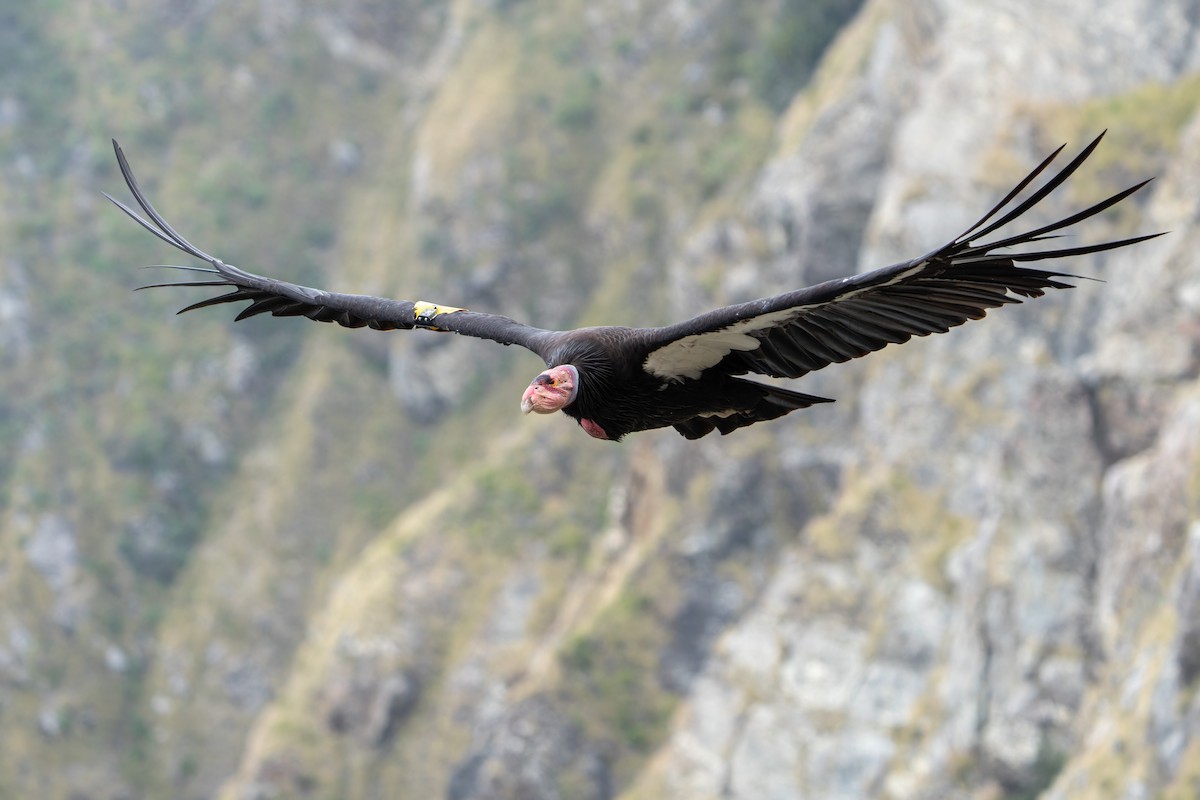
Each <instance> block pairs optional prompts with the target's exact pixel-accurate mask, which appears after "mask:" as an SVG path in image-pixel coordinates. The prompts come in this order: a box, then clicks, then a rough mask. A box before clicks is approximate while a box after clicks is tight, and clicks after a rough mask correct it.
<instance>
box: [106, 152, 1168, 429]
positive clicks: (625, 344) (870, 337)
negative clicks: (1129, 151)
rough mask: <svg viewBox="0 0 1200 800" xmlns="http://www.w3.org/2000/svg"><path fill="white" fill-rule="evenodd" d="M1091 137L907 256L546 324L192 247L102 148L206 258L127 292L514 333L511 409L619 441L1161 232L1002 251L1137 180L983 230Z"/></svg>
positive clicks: (739, 401)
mask: <svg viewBox="0 0 1200 800" xmlns="http://www.w3.org/2000/svg"><path fill="white" fill-rule="evenodd" d="M1103 136H1104V134H1101V135H1100V136H1098V137H1096V139H1095V140H1093V141H1092V142H1091V143H1090V144H1089V145H1088V146H1087V147H1085V148H1084V149H1083V150H1082V151H1081V152H1080V153H1079V155H1077V156H1076V157H1075V158H1074V159H1073V160H1072V161H1071V162H1070V163H1068V164H1067V165H1066V166H1064V167H1063V168H1062V169H1061V170H1060V171H1059V172H1057V173H1055V174H1054V175H1053V176H1052V177H1050V178H1049V179H1048V180H1047V181H1046V182H1045V183H1044V184H1042V185H1041V186H1040V187H1039V188H1038V189H1036V190H1035V191H1032V192H1031V193H1030V194H1029V195H1028V196H1027V197H1025V198H1024V199H1022V200H1020V201H1018V199H1017V198H1018V196H1020V195H1021V193H1022V192H1023V191H1024V190H1025V189H1027V188H1028V187H1029V185H1030V184H1031V183H1032V182H1033V181H1034V180H1035V179H1036V178H1037V177H1038V176H1039V175H1041V174H1042V172H1043V171H1044V170H1045V169H1046V168H1047V167H1048V166H1049V165H1050V163H1051V162H1052V161H1053V160H1054V159H1055V158H1056V157H1057V156H1058V155H1059V153H1061V152H1062V150H1063V148H1062V147H1059V148H1058V149H1057V150H1055V151H1054V152H1053V153H1051V154H1050V155H1049V156H1048V157H1047V158H1046V159H1045V160H1044V161H1042V163H1041V164H1039V165H1038V166H1037V167H1036V168H1035V169H1034V170H1033V171H1032V172H1030V173H1029V175H1027V176H1026V177H1025V178H1024V179H1023V180H1021V182H1020V183H1018V184H1017V185H1016V187H1014V188H1013V190H1012V191H1011V192H1009V193H1008V194H1007V195H1006V196H1005V197H1004V199H1002V200H1001V201H1000V202H999V203H997V204H996V205H995V207H993V208H992V209H991V210H990V211H989V212H988V213H987V214H985V215H984V216H983V217H982V218H981V219H980V220H979V221H978V222H976V223H975V224H974V225H972V226H971V227H970V228H968V229H967V230H966V231H964V232H963V233H962V234H961V235H960V236H958V237H956V238H955V239H953V240H952V241H950V242H948V243H947V244H944V245H942V246H941V247H939V248H937V249H936V250H932V251H930V252H929V253H927V254H925V255H923V256H920V257H919V258H914V259H912V260H910V261H904V262H901V263H899V264H893V265H892V266H890V267H884V268H882V269H877V270H874V271H872V272H865V273H863V274H861V275H855V276H853V277H848V278H841V279H835V280H831V281H826V282H824V283H820V284H817V285H815V286H810V287H808V288H806V289H798V290H796V291H792V292H787V293H784V294H779V295H775V296H774V297H767V298H763V299H761V300H753V301H750V302H747V303H738V304H736V305H731V306H725V307H724V308H718V309H715V310H713V311H709V312H708V313H706V314H701V315H700V316H698V317H693V318H692V319H689V320H685V321H683V322H679V323H676V324H674V325H668V326H666V327H662V328H624V327H609V326H605V327H594V328H580V329H577V330H572V331H550V330H543V329H541V328H534V327H531V326H529V325H525V324H523V323H520V322H517V321H516V320H513V319H509V318H508V317H504V316H500V315H497V314H487V313H480V312H477V311H468V310H466V309H460V308H454V307H449V306H441V305H437V304H434V303H427V302H423V301H415V302H414V301H410V300H389V299H386V298H382V297H372V296H369V295H356V294H339V293H336V292H326V291H322V290H320V289H310V288H308V287H306V286H298V285H296V284H293V283H287V282H286V281H279V280H274V279H272V278H265V277H263V276H261V275H256V274H254V273H252V272H246V271H245V270H241V269H238V268H237V267H234V266H232V265H230V264H226V263H225V262H223V261H221V260H220V259H218V258H216V257H214V256H211V255H209V254H208V253H206V252H204V251H203V250H201V249H200V248H198V247H196V246H195V245H193V244H192V243H191V242H189V241H188V240H187V239H184V238H183V236H181V235H180V234H179V233H178V232H176V231H175V229H174V228H172V227H171V225H170V224H168V223H167V221H166V220H165V219H163V217H162V216H161V215H160V214H159V213H158V212H157V211H156V210H155V209H154V206H152V205H151V204H150V201H149V200H147V199H146V196H145V195H144V194H143V193H142V191H141V189H140V188H139V187H138V184H137V181H136V180H135V178H134V176H133V171H132V170H131V169H130V167H129V162H128V161H127V160H126V159H125V154H124V153H123V152H122V151H121V147H120V146H119V145H118V144H117V143H116V141H114V142H113V149H114V151H115V152H116V156H117V163H118V164H119V165H120V167H121V174H122V175H123V176H124V178H125V183H126V184H127V185H128V186H129V191H130V192H131V193H132V194H133V197H134V200H135V201H136V202H137V205H138V206H139V207H140V208H141V210H142V212H144V214H145V217H143V216H142V215H141V214H139V213H137V212H136V211H135V210H133V209H132V208H131V207H130V206H128V205H126V204H125V203H123V202H121V201H120V200H117V199H115V198H114V197H112V196H111V195H108V194H106V195H105V196H106V197H108V199H109V200H112V202H114V203H116V204H117V206H118V207H120V209H121V210H122V211H124V212H125V213H126V214H128V215H129V216H130V217H132V218H133V219H134V220H135V221H137V222H138V223H139V224H140V225H141V226H142V227H144V228H145V229H146V230H148V231H150V232H151V233H153V234H154V235H155V236H157V237H158V238H160V239H162V240H163V241H165V242H166V243H167V244H170V245H171V246H173V247H176V248H178V249H179V250H182V251H183V252H185V253H187V254H189V255H191V256H194V257H195V258H197V259H199V260H200V261H203V262H206V263H207V264H208V266H207V267H196V266H193V267H185V266H170V267H169V268H172V269H181V270H188V271H192V272H198V273H207V275H208V276H209V277H206V278H204V279H202V280H194V281H183V282H175V283H159V284H151V285H150V286H143V287H140V288H143V289H148V288H158V287H163V286H214V287H228V288H230V289H232V291H229V292H227V293H225V294H221V295H218V296H216V297H210V298H207V299H204V300H201V301H199V302H197V303H193V304H192V305H190V306H188V307H186V308H184V309H182V310H181V311H180V312H179V313H183V312H184V311H191V310H192V309H196V308H203V307H205V306H211V305H217V304H219V303H233V302H237V301H240V300H246V301H249V303H250V305H248V306H246V307H245V308H244V309H242V311H241V312H240V313H239V314H238V315H237V319H239V320H241V319H245V318H247V317H252V316H254V315H256V314H265V313H270V314H272V315H273V316H277V317H290V316H304V317H308V318H309V319H314V320H318V321H320V322H336V323H338V324H339V325H343V326H345V327H348V328H360V327H364V326H366V327H370V328H374V329H376V330H381V331H389V330H408V329H412V328H425V329H429V330H436V331H447V332H451V333H458V334H462V335H464V336H474V337H476V338H479V339H491V340H493V341H496V342H500V343H501V344H505V345H509V344H518V345H521V346H522V347H524V348H526V349H528V350H531V351H533V352H534V353H536V354H537V355H539V356H541V358H542V360H543V361H545V363H546V367H547V369H546V370H545V371H544V372H542V373H541V374H540V375H538V376H537V377H536V378H534V379H533V382H532V383H530V384H529V387H528V388H527V389H526V390H525V393H524V395H523V396H522V398H521V410H522V411H523V412H525V413H529V412H531V411H534V412H537V413H539V414H550V413H553V412H555V411H562V412H563V413H564V414H566V415H567V416H569V417H572V418H573V419H575V420H576V421H577V422H578V423H579V424H580V426H581V427H582V428H583V429H584V430H585V431H586V432H587V433H588V434H589V435H591V436H593V437H595V438H597V439H607V440H610V441H618V440H620V439H621V438H622V437H624V436H625V435H627V434H630V433H633V432H635V431H644V430H650V429H652V428H663V427H666V426H668V425H670V426H672V427H674V428H675V430H677V431H679V432H680V433H681V434H683V435H684V436H685V437H687V438H688V439H698V438H700V437H701V436H704V435H705V434H708V433H711V432H712V431H714V430H717V431H720V432H721V433H723V434H725V433H729V432H731V431H734V430H737V429H738V428H741V427H745V426H747V425H753V424H754V423H755V422H762V421H764V420H770V419H776V418H778V417H781V416H783V415H784V414H787V413H789V412H791V411H794V410H796V409H798V408H806V407H808V406H810V405H813V404H814V403H829V402H832V400H830V399H828V398H824V397H815V396H813V395H808V394H802V393H800V392H796V391H792V390H790V389H785V388H781V387H778V386H772V385H766V384H762V383H758V382H755V381H750V380H746V379H745V378H741V377H738V376H741V375H745V374H746V373H750V372H753V373H758V374H760V375H770V376H772V377H776V378H798V377H800V376H801V375H804V374H805V373H807V372H811V371H812V370H817V369H821V368H822V367H825V366H828V365H829V364H832V363H835V362H837V363H840V362H843V361H848V360H850V359H852V358H858V357H859V356H864V355H866V354H868V353H871V352H874V351H876V350H879V349H881V348H883V347H884V346H886V345H888V344H900V343H903V342H906V341H908V340H909V339H910V338H912V337H913V336H926V335H928V334H930V333H945V332H946V331H948V330H949V329H950V328H952V327H954V326H956V325H961V324H962V323H964V322H966V321H967V320H969V319H980V318H981V317H983V316H984V315H985V314H986V313H987V309H989V308H996V307H998V306H1001V305H1004V304H1006V303H1019V302H1021V298H1030V297H1040V296H1042V295H1043V294H1045V290H1046V289H1067V288H1071V286H1072V284H1069V283H1064V282H1062V281H1061V280H1059V279H1060V278H1070V277H1073V276H1071V275H1069V274H1067V273H1062V272H1054V271H1050V270H1043V269H1037V268H1034V267H1029V266H1024V265H1025V264H1029V263H1034V262H1039V261H1045V260H1048V259H1054V258H1069V257H1073V256H1079V255H1086V254H1089V253H1098V252H1101V251H1103V250H1112V249H1114V248H1118V247H1125V246H1128V245H1132V244H1135V243H1137V242H1142V241H1145V240H1147V239H1151V238H1154V237H1155V236H1158V235H1160V234H1149V235H1144V236H1134V237H1130V238H1126V239H1118V240H1114V241H1108V242H1101V243H1099V244H1090V245H1082V246H1075V247H1065V246H1061V245H1060V244H1057V243H1055V244H1048V245H1044V246H1042V245H1039V246H1038V249H1035V250H1032V251H1025V252H1019V251H1018V252H1012V251H1009V248H1011V247H1014V246H1018V245H1026V244H1031V243H1038V242H1052V241H1053V240H1056V239H1058V238H1059V236H1060V234H1057V233H1056V232H1057V231H1060V230H1062V229H1064V228H1066V227H1068V226H1070V225H1074V224H1075V223H1078V222H1082V221H1083V220H1086V219H1088V218H1090V217H1092V216H1094V215H1096V214H1099V213H1100V212H1102V211H1104V210H1105V209H1107V208H1110V207H1111V206H1114V205H1116V204H1117V203H1119V202H1121V201H1122V200H1124V199H1125V198H1126V197H1128V196H1129V195H1131V194H1133V193H1134V192H1136V191H1137V190H1139V189H1141V188H1142V187H1143V186H1145V185H1146V183H1148V181H1143V182H1142V183H1139V184H1137V185H1136V186H1131V187H1130V188H1128V189H1125V190H1124V191H1121V192H1118V193H1116V194H1114V195H1112V196H1111V197H1108V198H1106V199H1104V200H1102V201H1100V202H1099V203H1096V204H1095V205H1092V206H1089V207H1088V208H1085V209H1084V210H1082V211H1079V212H1077V213H1075V214H1072V215H1070V216H1068V217H1066V218H1064V219H1061V220H1059V221H1057V222H1054V223H1051V224H1048V225H1044V226H1042V227H1039V228H1036V229H1034V230H1030V231H1026V232H1024V233H1019V234H1016V235H1010V236H1002V237H999V238H996V239H993V240H992V241H982V240H984V239H986V238H987V237H989V236H992V235H993V234H996V232H997V231H999V230H1000V229H1001V228H1003V227H1004V226H1006V225H1008V224H1010V223H1012V222H1014V221H1015V220H1017V218H1019V217H1020V216H1021V215H1023V214H1024V213H1025V212H1027V211H1028V210H1029V209H1031V208H1032V207H1033V206H1035V205H1037V203H1039V202H1040V201H1041V200H1043V199H1044V198H1045V197H1046V196H1047V195H1048V194H1050V192H1052V191H1054V189H1056V188H1058V187H1059V186H1060V185H1061V184H1062V183H1063V182H1065V181H1066V180H1067V178H1069V177H1070V176H1071V175H1072V174H1073V173H1074V172H1075V171H1076V170H1077V169H1078V168H1079V165H1080V164H1082V163H1083V162H1084V161H1085V160H1086V159H1087V158H1088V156H1090V155H1091V154H1092V151H1093V150H1095V149H1096V146H1097V145H1098V144H1099V143H1100V140H1101V138H1103ZM1002 251H1003V252H1002ZM164 266H166V265H164Z"/></svg>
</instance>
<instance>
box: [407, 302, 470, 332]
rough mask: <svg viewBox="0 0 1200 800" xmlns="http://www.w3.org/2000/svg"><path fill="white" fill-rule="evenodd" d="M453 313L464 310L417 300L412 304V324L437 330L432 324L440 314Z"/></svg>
mask: <svg viewBox="0 0 1200 800" xmlns="http://www.w3.org/2000/svg"><path fill="white" fill-rule="evenodd" d="M455 311H466V309H465V308H455V307H454V306H439V305H438V304H437V303H429V302H426V301H425V300H418V301H417V302H415V303H413V322H414V323H415V324H417V325H419V326H420V327H422V328H432V329H433V330H437V327H436V326H435V325H434V324H433V320H434V319H435V318H436V317H440V316H441V315H442V314H453V313H454V312H455Z"/></svg>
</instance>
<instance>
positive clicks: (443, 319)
mask: <svg viewBox="0 0 1200 800" xmlns="http://www.w3.org/2000/svg"><path fill="white" fill-rule="evenodd" d="M113 150H114V152H116V154H117V163H118V164H119V165H120V167H121V174H122V175H123V176H124V178H125V183H126V185H127V186H128V187H129V191H130V192H131V193H132V194H133V197H134V200H136V201H137V204H138V206H140V207H141V209H142V211H143V212H144V213H145V215H146V217H147V218H148V219H146V218H143V217H142V216H141V215H140V214H138V213H137V212H136V211H134V210H133V209H132V208H130V207H129V206H128V205H126V204H125V203H123V202H121V201H120V200H117V199H116V198H115V197H113V196H112V195H110V194H108V193H105V195H104V196H105V197H107V198H108V199H109V200H111V201H112V202H113V203H115V204H116V205H117V207H118V208H120V209H121V210H122V211H124V212H125V213H126V214H128V215H129V216H130V217H131V218H132V219H133V220H134V221H135V222H137V223H138V224H139V225H141V226H142V227H143V228H145V229H146V230H148V231H150V233H152V234H154V235H155V236H157V237H158V238H159V239H162V240H163V241H164V242H166V243H167V244H169V245H171V246H172V247H175V248H177V249H179V250H182V251H183V252H185V253H187V254H188V255H190V256H194V257H195V258H198V259H200V260H201V261H205V262H207V263H208V266H207V267H196V266H192V267H187V266H179V265H173V264H160V265H158V266H160V267H163V268H166V269H177V270H185V271H188V272H194V273H201V274H204V275H205V276H206V277H203V278H201V279H198V280H192V281H177V282H172V283H155V284H150V285H149V286H141V287H138V288H140V289H156V288H161V287H165V286H213V287H228V288H231V289H232V291H230V292H227V293H225V294H221V295H217V296H216V297H209V298H206V299H204V300H201V301H200V302H198V303H192V304H191V305H190V306H187V307H186V308H183V309H181V310H180V311H179V313H180V314H182V313H183V312H184V311H191V310H193V309H197V308H204V307H205V306H213V305H219V304H221V303H236V302H238V301H240V300H247V301H249V302H250V305H248V306H246V307H245V308H244V309H242V311H241V312H240V313H239V314H238V315H237V319H238V320H243V319H246V318H247V317H253V316H255V315H257V314H267V313H269V314H272V315H273V316H276V317H298V316H303V317H308V318H309V319H313V320H317V321H319V322H336V323H337V324H339V325H342V326H345V327H347V328H361V327H369V328H374V329H376V330H381V331H388V330H397V329H411V328H426V329H430V330H438V331H450V332H453V333H460V334H463V335H464V336H474V337H476V338H480V339H492V340H494V341H497V342H500V343H501V344H519V345H521V346H523V347H526V348H528V349H530V350H532V351H533V352H535V353H538V355H542V356H543V357H545V356H544V354H543V353H542V350H543V349H544V348H545V346H546V342H547V341H548V337H549V335H550V334H549V333H548V332H547V331H544V330H541V329H539V328H533V327H530V326H529V325H524V324H522V323H520V322H517V321H515V320H512V319H509V318H508V317H504V316H500V315H498V314H484V313H479V312H475V311H468V310H466V309H461V308H453V307H450V306H441V305H437V304H436V303H428V302H424V301H415V302H414V301H411V300H389V299H387V298H383V297H372V296H370V295H361V294H339V293H337V292H326V291H323V290H321V289H311V288H309V287H307V286H299V285H297V284H294V283H288V282H286V281H279V280H274V279H272V278H265V277H263V276H261V275H255V274H254V273H252V272H246V271H245V270H242V269H238V268H237V267H235V266H233V265H232V264H226V263H225V262H223V261H221V260H220V259H219V258H216V257H215V256H212V255H209V254H208V253H206V252H204V251H203V250H201V249H200V248H199V247H196V246H195V245H193V244H192V243H191V242H189V241H188V240H187V239H185V238H183V236H181V235H180V234H179V233H178V232H177V231H176V230H175V229H174V228H172V227H171V225H170V224H169V223H168V222H167V221H166V220H165V219H163V217H162V215H160V214H159V213H158V212H157V211H156V210H155V209H154V206H153V205H151V204H150V201H149V200H147V199H146V196H145V195H144V194H143V193H142V190H141V189H140V188H139V187H138V183H137V180H136V179H135V178H134V175H133V170H132V169H130V167H129V162H128V161H127V160H126V159H125V154H124V152H122V150H121V146H120V145H118V144H117V142H116V140H113Z"/></svg>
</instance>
